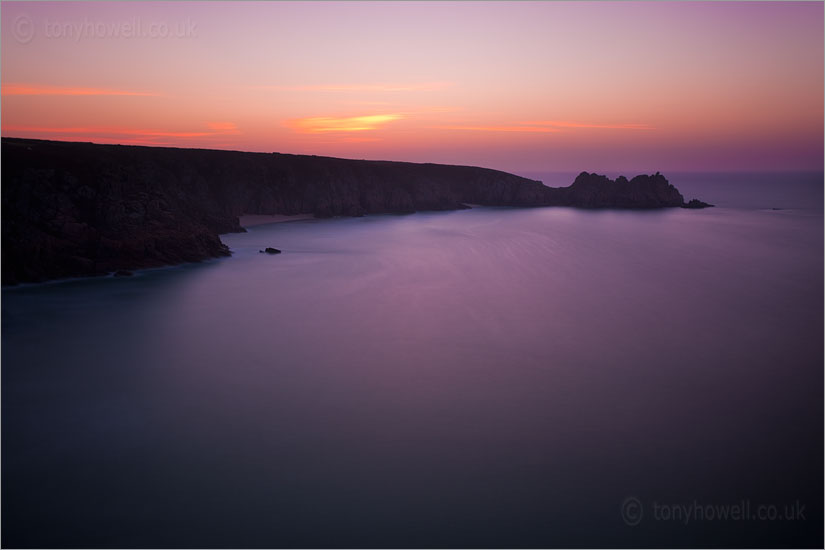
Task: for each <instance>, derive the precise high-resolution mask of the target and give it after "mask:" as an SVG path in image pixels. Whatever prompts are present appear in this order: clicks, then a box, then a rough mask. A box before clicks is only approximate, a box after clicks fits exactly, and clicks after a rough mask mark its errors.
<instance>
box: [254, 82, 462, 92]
mask: <svg viewBox="0 0 825 550" xmlns="http://www.w3.org/2000/svg"><path fill="white" fill-rule="evenodd" d="M449 86H452V83H450V82H423V83H419V84H321V85H316V86H255V89H258V90H273V91H279V92H431V91H435V90H443V89H444V88H447V87H449Z"/></svg>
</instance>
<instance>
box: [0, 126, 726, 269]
mask: <svg viewBox="0 0 825 550" xmlns="http://www.w3.org/2000/svg"><path fill="white" fill-rule="evenodd" d="M1 170H2V173H0V177H1V178H2V282H3V284H4V285H5V284H16V283H20V282H37V281H45V280H49V279H55V278H61V277H72V276H87V275H102V274H107V273H112V272H117V271H124V272H125V271H129V270H133V269H139V268H146V267H156V266H162V265H174V264H179V263H183V262H193V261H200V260H203V259H207V258H214V257H220V256H227V255H229V254H230V252H229V249H228V248H227V247H226V246H225V245H224V244H223V243H222V242H221V240H220V238H219V235H220V234H221V233H228V232H238V231H243V230H244V229H243V228H242V227H241V226H240V224H239V221H238V217H239V216H240V215H242V214H285V215H294V214H312V215H314V216H316V217H330V216H362V215H365V214H376V213H405V212H415V211H420V210H454V209H461V208H468V207H467V206H466V205H467V204H479V205H485V206H574V207H583V208H665V207H686V208H702V207H705V206H710V205H707V204H705V203H702V202H701V201H696V200H692V201H690V202H685V200H684V198H683V197H682V195H681V194H680V193H679V191H678V190H677V189H676V188H675V187H673V185H671V184H670V183H669V182H668V181H667V179H666V178H665V177H664V176H662V175H661V174H659V173H656V174H655V175H652V176H647V175H643V176H636V177H634V178H633V179H630V180H628V179H626V178H624V177H620V178H618V179H616V180H615V181H614V180H610V179H608V178H606V177H605V176H600V175H597V174H588V173H587V172H582V173H581V174H580V175H579V176H578V177H577V178H576V180H575V181H574V182H573V184H572V185H570V186H569V187H560V188H552V187H547V186H545V185H543V184H542V183H541V182H539V181H534V180H529V179H526V178H522V177H519V176H515V175H513V174H508V173H505V172H500V171H497V170H490V169H487V168H477V167H471V166H450V165H440V164H414V163H407V162H389V161H366V160H346V159H338V158H329V157H317V156H310V155H287V154H279V153H245V152H238V151H218V150H207V149H176V148H165V147H138V146H120V145H97V144H92V143H74V142H59V141H42V140H28V139H17V138H3V139H2V169H1Z"/></svg>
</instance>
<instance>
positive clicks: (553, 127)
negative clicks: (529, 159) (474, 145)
mask: <svg viewBox="0 0 825 550" xmlns="http://www.w3.org/2000/svg"><path fill="white" fill-rule="evenodd" d="M433 128H434V129H437V130H465V131H476V132H525V133H539V134H547V133H555V132H562V131H564V130H570V129H611V130H655V129H656V128H654V127H653V126H650V125H647V124H592V123H588V122H571V121H566V120H538V121H525V122H519V123H518V124H512V125H489V126H487V125H447V126H434V127H433Z"/></svg>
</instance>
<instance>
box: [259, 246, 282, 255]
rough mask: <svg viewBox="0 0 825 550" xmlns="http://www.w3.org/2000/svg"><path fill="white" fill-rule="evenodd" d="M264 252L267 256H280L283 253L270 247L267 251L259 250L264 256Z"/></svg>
mask: <svg viewBox="0 0 825 550" xmlns="http://www.w3.org/2000/svg"><path fill="white" fill-rule="evenodd" d="M264 252H266V253H267V254H280V253H281V251H280V250H278V249H277V248H272V247H270V246H267V247H266V249H265V250H259V251H258V254H263V253H264Z"/></svg>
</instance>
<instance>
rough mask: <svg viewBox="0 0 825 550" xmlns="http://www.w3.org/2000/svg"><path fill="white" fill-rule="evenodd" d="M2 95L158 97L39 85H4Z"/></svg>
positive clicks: (101, 89) (100, 89) (132, 92)
mask: <svg viewBox="0 0 825 550" xmlns="http://www.w3.org/2000/svg"><path fill="white" fill-rule="evenodd" d="M2 95H4V96H13V95H22V96H44V95H45V96H157V95H160V94H156V93H151V92H135V91H129V90H112V89H108V88H76V87H68V86H43V85H39V84H4V85H3V86H2Z"/></svg>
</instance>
